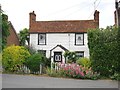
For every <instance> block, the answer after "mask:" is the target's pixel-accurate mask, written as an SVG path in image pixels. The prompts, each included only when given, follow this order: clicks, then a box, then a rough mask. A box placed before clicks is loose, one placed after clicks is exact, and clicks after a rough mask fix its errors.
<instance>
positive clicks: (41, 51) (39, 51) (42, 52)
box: [38, 50, 46, 56]
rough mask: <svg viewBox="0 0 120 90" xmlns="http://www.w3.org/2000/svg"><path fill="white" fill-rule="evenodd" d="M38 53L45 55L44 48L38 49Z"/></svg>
mask: <svg viewBox="0 0 120 90" xmlns="http://www.w3.org/2000/svg"><path fill="white" fill-rule="evenodd" d="M38 53H40V54H43V55H44V56H46V50H38Z"/></svg>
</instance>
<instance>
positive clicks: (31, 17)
mask: <svg viewBox="0 0 120 90" xmlns="http://www.w3.org/2000/svg"><path fill="white" fill-rule="evenodd" d="M29 16H30V17H29V19H30V22H29V27H30V28H31V25H32V24H33V23H34V22H35V21H36V14H35V12H34V11H33V12H31V13H29Z"/></svg>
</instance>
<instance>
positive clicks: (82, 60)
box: [76, 57, 91, 68]
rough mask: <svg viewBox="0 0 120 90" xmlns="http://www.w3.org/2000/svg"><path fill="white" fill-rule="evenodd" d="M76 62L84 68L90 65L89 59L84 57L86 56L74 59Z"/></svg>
mask: <svg viewBox="0 0 120 90" xmlns="http://www.w3.org/2000/svg"><path fill="white" fill-rule="evenodd" d="M76 63H77V64H78V65H82V66H83V67H85V68H89V67H90V66H91V61H90V59H88V58H86V57H82V58H80V59H79V60H77V61H76Z"/></svg>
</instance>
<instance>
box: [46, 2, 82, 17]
mask: <svg viewBox="0 0 120 90" xmlns="http://www.w3.org/2000/svg"><path fill="white" fill-rule="evenodd" d="M79 5H80V3H79V4H75V5H72V6H70V7H67V8H65V9H61V10H58V11H56V12H53V13H50V14H48V15H47V16H51V15H55V14H58V13H61V12H63V11H66V10H69V9H71V8H73V7H77V6H79ZM47 16H46V17H47Z"/></svg>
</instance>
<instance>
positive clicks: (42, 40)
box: [38, 33, 46, 45]
mask: <svg viewBox="0 0 120 90" xmlns="http://www.w3.org/2000/svg"><path fill="white" fill-rule="evenodd" d="M38 45H46V34H45V33H39V34H38Z"/></svg>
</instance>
